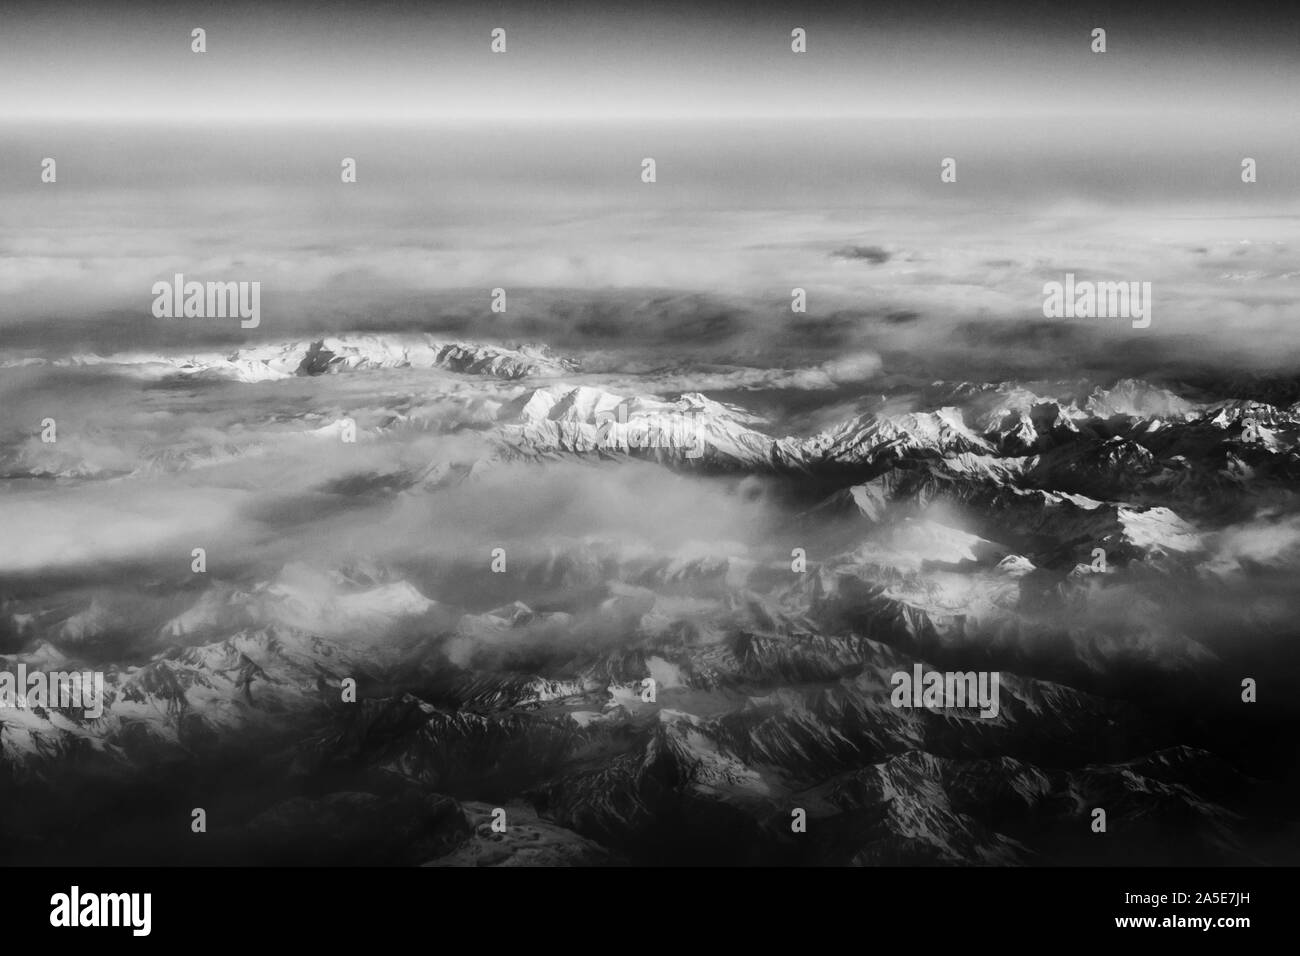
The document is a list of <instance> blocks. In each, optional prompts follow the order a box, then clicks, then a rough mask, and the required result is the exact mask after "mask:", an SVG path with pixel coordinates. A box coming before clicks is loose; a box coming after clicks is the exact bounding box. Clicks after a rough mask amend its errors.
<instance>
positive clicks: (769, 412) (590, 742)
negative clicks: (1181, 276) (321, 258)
mask: <svg viewBox="0 0 1300 956" xmlns="http://www.w3.org/2000/svg"><path fill="white" fill-rule="evenodd" d="M865 261H866V262H867V263H868V264H869V265H868V267H872V266H873V265H874V259H873V257H871V256H867V257H866V259H865ZM897 325H898V323H892V322H885V323H883V325H882V327H884V326H889V327H894V326H897ZM904 325H905V324H904ZM882 334H888V333H882ZM791 358H792V359H797V360H787V361H785V362H784V363H781V362H775V361H765V362H762V363H758V362H753V363H750V364H746V363H745V362H743V361H740V360H738V359H733V360H732V361H730V362H718V361H711V360H710V361H708V362H705V361H700V360H692V359H691V358H690V356H688V355H684V354H677V355H675V356H670V357H667V358H665V359H664V360H662V361H654V362H645V361H641V360H640V359H639V358H638V357H637V356H635V355H629V354H626V353H625V354H622V355H620V356H613V357H612V356H611V354H610V353H609V352H608V351H604V350H600V349H594V350H590V351H588V352H577V351H574V352H566V351H564V350H563V349H552V348H548V347H546V346H543V345H535V344H534V345H521V344H518V343H512V342H486V341H477V340H474V339H472V338H468V337H443V336H441V335H439V334H409V333H408V334H378V333H369V334H362V333H357V334H351V335H342V336H332V337H331V336H325V337H321V338H318V339H311V338H307V339H302V340H296V341H283V342H279V341H269V342H267V343H265V344H259V345H254V346H245V347H240V348H237V349H231V350H228V351H222V350H220V349H217V350H211V351H206V352H196V351H193V350H187V351H184V352H180V351H176V350H169V349H157V350H153V351H143V352H141V351H134V352H117V353H112V352H104V353H89V352H80V353H66V354H59V353H57V352H56V351H54V350H48V349H47V350H45V351H43V352H41V353H40V354H35V353H32V352H30V351H24V352H22V353H17V352H14V353H9V354H7V355H6V356H5V357H4V362H3V367H0V376H3V379H4V380H5V381H6V387H7V388H8V389H9V391H10V394H13V395H15V396H19V397H20V398H21V405H22V408H23V411H24V415H25V418H23V419H21V420H20V419H19V417H18V416H15V417H14V419H13V420H12V421H7V422H6V430H5V432H4V434H3V435H0V440H2V444H0V473H2V474H3V476H4V478H5V482H4V486H5V487H4V491H3V495H0V522H3V524H4V526H5V529H6V544H5V547H4V550H3V554H2V555H0V562H2V564H0V602H2V603H0V655H2V666H0V670H7V671H9V672H17V671H18V668H19V667H20V666H23V667H25V668H27V670H29V671H37V670H42V671H47V672H48V671H72V670H97V671H101V672H102V673H103V675H104V693H103V700H102V704H103V706H102V713H99V714H91V713H89V712H88V711H87V709H86V708H83V707H59V706H26V707H13V708H6V709H5V710H3V711H0V753H2V755H3V759H2V764H0V773H3V776H4V785H3V787H2V788H0V835H2V836H3V844H2V845H3V846H4V847H5V850H4V854H5V856H6V858H7V859H8V860H11V861H14V862H22V861H38V860H39V861H43V862H97V863H110V862H214V863H215V862H227V863H228V862H256V863H291V862H292V863H311V864H342V863H382V864H389V863H391V864H412V865H414V864H426V863H428V864H435V865H533V864H551V865H554V864H586V865H618V864H627V863H642V864H673V863H679V864H680V863H686V864H706V863H728V864H835V865H841V864H857V865H864V864H928V863H943V864H1029V865H1033V864H1060V863H1089V864H1091V863H1124V864H1132V863H1212V864H1243V863H1295V862H1298V861H1300V854H1298V853H1297V850H1296V842H1295V833H1296V825H1297V820H1296V812H1297V811H1296V801H1295V799H1294V796H1295V793H1296V786H1297V784H1300V779H1297V769H1298V766H1300V761H1298V760H1297V750H1296V747H1295V745H1294V743H1293V741H1294V740H1295V739H1296V734H1297V732H1298V731H1300V705H1297V703H1296V702H1297V701H1300V652H1297V650H1296V648H1297V647H1298V646H1300V645H1297V643H1296V636H1297V635H1296V628H1295V624H1294V622H1295V620H1296V619H1297V612H1298V611H1300V592H1298V591H1297V590H1296V588H1295V585H1294V582H1295V579H1296V578H1295V576H1296V573H1297V570H1298V569H1300V502H1297V499H1296V497H1295V491H1294V489H1295V488H1296V481H1297V478H1298V477H1300V402H1298V401H1297V399H1300V394H1298V393H1297V391H1296V389H1295V385H1294V382H1293V381H1288V380H1287V379H1286V378H1285V377H1284V376H1281V375H1277V374H1273V375H1271V376H1264V375H1262V374H1254V375H1250V376H1246V377H1243V376H1242V373H1240V372H1239V371H1234V370H1223V371H1216V370H1215V369H1212V368H1207V367H1205V366H1204V365H1202V366H1201V367H1200V368H1199V369H1196V370H1194V373H1189V374H1187V375H1181V374H1180V375H1177V376H1174V375H1169V376H1165V377H1163V378H1160V377H1152V378H1150V379H1149V380H1141V379H1136V378H1131V377H1123V376H1120V375H1112V376H1111V377H1108V378H1084V377H1080V376H1077V375H1074V374H1070V375H1068V376H1059V375H1038V376H1035V377H1034V378H1032V379H1031V378H1022V379H1015V380H1012V379H998V378H989V379H988V380H985V378H983V377H978V376H973V377H972V376H968V377H951V376H947V375H942V374H935V371H936V370H935V369H929V370H927V369H926V368H924V367H919V368H918V367H917V366H923V365H924V361H925V360H924V357H923V356H921V357H917V356H914V357H913V358H911V359H910V360H909V363H908V364H910V367H907V368H904V367H903V363H899V362H896V361H895V360H894V359H893V358H892V357H891V356H890V355H889V354H888V349H884V350H882V351H881V353H879V354H874V353H873V354H870V355H868V354H867V353H861V356H860V357H859V358H858V359H856V360H854V361H847V360H846V359H845V357H844V355H843V354H842V353H836V352H834V351H833V350H832V351H830V352H826V353H823V354H813V353H812V352H809V353H807V354H804V355H800V356H794V357H791ZM934 361H935V362H936V363H937V364H940V365H941V364H943V362H944V360H943V359H935V360H934ZM971 371H972V372H978V371H980V369H978V368H976V367H974V366H972V368H971ZM927 373H928V374H927ZM41 407H54V408H56V411H55V412H54V413H52V417H54V418H55V419H56V421H57V423H58V425H57V427H58V432H57V440H55V441H43V440H42V438H41V436H40V434H39V433H37V432H35V431H34V429H33V427H31V425H30V423H29V422H27V421H26V419H30V418H32V417H33V416H35V420H36V421H39V420H40V418H41V417H42V416H41V415H39V414H37V412H38V410H39V409H40V408H41ZM198 548H201V549H203V554H204V561H203V568H202V570H195V559H194V557H193V552H194V549H198ZM917 667H920V668H921V671H922V672H923V673H924V672H929V671H942V672H945V673H947V672H960V673H972V674H984V675H988V674H993V673H996V674H997V675H998V684H997V690H996V701H997V707H996V713H995V714H994V715H991V716H990V715H984V716H981V713H980V711H979V708H978V707H975V706H947V705H946V703H947V702H946V701H942V700H939V701H928V702H927V701H924V700H920V699H917V700H915V701H914V700H913V699H912V698H911V697H910V696H905V697H904V699H902V700H901V701H900V699H899V696H898V693H897V690H896V688H897V684H898V679H897V676H896V675H900V674H903V675H908V676H909V677H910V676H911V675H913V674H915V673H916V670H915V669H916V668H917ZM1243 682H1253V685H1254V687H1255V690H1254V691H1253V692H1251V693H1249V694H1247V693H1246V692H1245V691H1244V689H1243ZM918 693H919V691H918ZM1244 694H1245V695H1246V696H1248V697H1251V698H1254V702H1251V703H1248V702H1246V701H1245V700H1244V699H1243V695H1244ZM194 808H202V809H203V810H204V811H205V813H206V819H207V825H208V832H207V833H206V834H204V835H202V836H198V835H196V834H194V833H192V832H191V815H192V811H193V809H194ZM1098 809H1101V810H1104V811H1105V815H1106V831H1105V833H1098V832H1095V824H1096V816H1095V811H1096V810H1098ZM498 810H503V811H504V819H505V821H506V823H507V825H506V828H505V831H504V832H499V828H498V829H494V826H493V824H494V822H497V821H499V820H500V819H501V815H500V814H499V813H498V812H497V811H498Z"/></svg>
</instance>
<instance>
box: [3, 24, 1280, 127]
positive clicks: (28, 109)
mask: <svg viewBox="0 0 1300 956" xmlns="http://www.w3.org/2000/svg"><path fill="white" fill-rule="evenodd" d="M3 22H4V28H3V30H0V88H3V89H5V90H6V91H7V93H8V95H6V96H5V97H4V99H3V101H0V122H5V121H15V120H16V121H32V120H50V121H60V122H63V121H74V120H75V121H90V120H96V121H102V122H122V121H137V122H138V121H152V122H168V123H184V122H218V121H223V120H225V121H231V120H239V121H264V122H272V123H274V122H286V121H318V122H334V121H339V122H359V121H386V122H392V123H424V122H429V121H436V120H458V121H462V122H484V121H494V120H503V119H510V118H515V119H519V118H528V119H533V120H538V121H547V120H558V119H569V120H582V119H598V118H612V117H619V118H625V119H632V120H635V119H638V118H644V119H651V118H660V119H688V118H707V117H738V116H768V117H790V118H813V119H815V118H819V117H833V116H862V117H919V118H924V117H943V116H974V115H982V116H1025V115H1031V116H1032V115H1090V114H1092V115H1096V114H1102V115H1124V114H1148V115H1149V114H1165V115H1168V114H1180V113H1182V114H1195V115H1199V116H1211V115H1225V116H1228V115H1230V116H1237V117H1243V116H1261V117H1262V116H1268V115H1272V116H1276V115H1278V111H1279V110H1281V109H1283V108H1285V107H1289V106H1292V105H1293V102H1292V100H1293V95H1294V90H1295V89H1296V88H1297V80H1300V57H1297V56H1296V55H1295V51H1296V49H1297V48H1300V27H1298V26H1297V24H1298V23H1300V13H1297V9H1296V8H1295V7H1290V8H1288V7H1286V6H1281V7H1274V8H1270V7H1267V6H1258V5H1252V4H1246V5H1232V6H1228V5H1222V6H1209V5H1196V4H1193V5H1180V6H1178V7H1176V8H1171V9H1169V10H1166V11H1161V10H1159V9H1158V8H1145V9H1142V10H1137V11H1130V10H1125V9H1123V7H1122V6H1121V5H1111V4H1083V5H1076V4H1066V3H1028V4H1015V5H1008V4H992V5H987V4H978V5H976V4H961V3H951V2H942V3H934V2H930V3H926V2H921V3H889V4H883V5H882V4H871V5H866V4H819V3H814V4H811V5H809V4H759V5H757V6H755V5H748V4H735V3H721V4H712V5H708V6H707V7H704V8H700V7H698V6H692V5H686V4H666V5H665V4H654V5H650V4H645V5H634V4H627V5H623V6H617V5H609V4H563V5H559V4H540V5H537V4H523V3H511V4H507V3H488V4H471V3H459V4H437V5H419V4H408V3H378V4H374V3H367V4H351V3H324V4H313V5H301V4H279V5H277V4H270V5H262V4H257V5H251V4H233V5H228V4H185V3H181V4H175V5H171V4H169V5H162V4H149V3H127V4H113V5H111V6H106V7H103V8H97V9H85V8H78V7H76V6H70V5H65V4H61V3H48V4H47V3H40V4H31V3H22V2H20V3H18V4H16V5H14V4H11V5H8V6H7V8H6V11H5V14H4V21H3ZM497 26H500V27H504V28H505V29H506V30H507V40H508V48H507V52H506V54H504V55H493V54H491V53H490V51H489V39H490V38H489V33H490V31H491V29H492V28H493V27H497ZM795 26H801V27H803V28H805V29H806V30H807V31H808V52H807V53H806V54H802V55H795V54H793V53H791V51H790V30H791V28H792V27H795ZM1096 26H1100V27H1104V28H1105V29H1107V31H1108V52H1107V53H1106V54H1105V55H1096V54H1093V53H1092V52H1091V51H1090V42H1091V41H1090V32H1091V30H1092V28H1093V27H1096ZM194 27H202V28H204V29H205V30H206V31H207V48H208V52H207V53H205V54H203V55H201V56H200V55H197V54H194V53H192V52H191V50H190V31H191V29H192V28H194Z"/></svg>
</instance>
